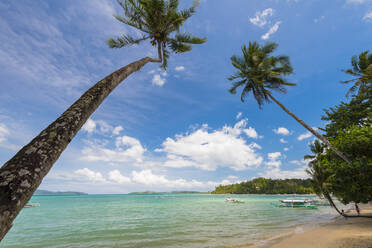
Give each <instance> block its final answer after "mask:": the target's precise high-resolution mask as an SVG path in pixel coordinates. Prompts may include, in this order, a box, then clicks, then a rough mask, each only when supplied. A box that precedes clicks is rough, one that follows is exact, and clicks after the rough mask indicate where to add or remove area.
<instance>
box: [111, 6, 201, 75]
mask: <svg viewBox="0 0 372 248" xmlns="http://www.w3.org/2000/svg"><path fill="white" fill-rule="evenodd" d="M118 3H119V4H120V6H121V7H122V8H123V10H124V16H118V15H114V17H115V18H116V19H117V20H118V21H120V22H122V23H124V24H126V25H129V26H131V27H133V28H135V29H137V30H139V31H140V32H142V33H143V35H142V37H140V38H134V37H132V36H130V35H128V34H124V35H122V36H121V37H118V38H110V39H108V40H107V44H108V45H109V47H111V48H121V47H125V46H129V45H134V44H139V43H140V42H142V41H145V40H149V41H150V42H151V45H152V46H156V47H157V49H158V56H159V58H158V59H154V60H153V61H152V62H162V65H161V68H163V69H166V68H167V64H168V63H167V62H168V58H169V56H170V51H172V52H174V53H184V52H188V51H190V50H191V49H192V47H191V45H192V44H202V43H204V42H206V40H207V39H206V38H200V37H197V36H193V35H191V34H188V33H182V32H181V31H180V28H181V27H182V26H183V24H184V23H185V22H186V20H187V19H188V18H190V17H191V16H192V15H193V14H194V13H195V8H196V7H197V5H198V3H199V1H195V2H194V5H193V6H192V7H191V8H189V9H185V10H181V11H179V10H178V0H124V1H123V0H118ZM174 33H175V34H174ZM173 34H174V35H173Z"/></svg>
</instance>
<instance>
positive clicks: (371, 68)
mask: <svg viewBox="0 0 372 248" xmlns="http://www.w3.org/2000/svg"><path fill="white" fill-rule="evenodd" d="M351 66H352V68H350V69H347V70H343V72H345V73H346V74H349V75H351V76H354V77H355V78H353V79H351V80H346V81H341V83H344V84H348V83H354V85H353V86H352V87H351V88H350V89H349V90H348V91H347V93H346V96H349V94H350V93H353V92H355V91H356V90H357V89H358V94H359V93H360V92H362V91H364V90H366V88H367V87H368V84H372V54H371V53H370V54H369V51H364V52H362V53H361V54H360V55H359V56H353V57H351Z"/></svg>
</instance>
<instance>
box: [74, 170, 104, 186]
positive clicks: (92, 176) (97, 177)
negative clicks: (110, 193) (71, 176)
mask: <svg viewBox="0 0 372 248" xmlns="http://www.w3.org/2000/svg"><path fill="white" fill-rule="evenodd" d="M75 174H76V175H80V176H83V177H85V178H87V179H88V180H89V181H92V182H99V183H106V182H107V181H106V179H105V178H104V177H103V176H102V174H101V173H100V172H95V171H92V170H89V169H88V168H84V169H79V170H76V171H75Z"/></svg>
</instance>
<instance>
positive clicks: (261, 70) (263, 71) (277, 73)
mask: <svg viewBox="0 0 372 248" xmlns="http://www.w3.org/2000/svg"><path fill="white" fill-rule="evenodd" d="M277 47H278V45H277V44H276V43H273V42H270V43H267V44H266V45H263V46H261V45H259V44H258V43H257V42H249V45H248V47H247V46H246V45H243V46H242V52H243V56H235V55H234V56H232V57H231V63H232V65H233V66H234V67H235V68H236V69H237V71H236V72H235V73H234V74H233V75H232V76H230V77H229V78H228V80H230V81H232V84H233V85H232V87H231V89H230V93H232V94H236V90H237V88H239V87H242V88H243V90H242V93H241V97H240V99H241V101H242V102H244V100H245V98H246V97H248V94H249V93H250V92H251V93H252V94H253V96H254V98H255V99H256V101H257V103H258V106H259V107H260V108H261V107H262V105H263V104H264V103H265V102H267V103H269V102H270V100H272V101H274V102H275V103H276V104H278V105H279V106H280V107H281V108H282V109H283V110H284V111H285V112H286V113H287V114H289V115H290V116H292V117H293V118H294V119H295V120H296V121H298V122H299V123H300V124H301V125H302V126H304V127H305V128H306V129H307V130H309V131H310V132H311V133H312V134H314V135H315V136H316V137H317V138H319V139H320V140H321V141H322V142H323V143H324V144H326V145H327V146H328V147H329V148H330V149H332V150H333V151H334V152H335V153H336V154H337V155H338V156H340V157H341V158H342V159H343V160H345V161H346V162H348V163H349V164H350V163H351V161H350V160H349V159H348V158H347V157H345V156H344V155H343V154H342V153H341V152H340V151H339V150H338V149H337V148H335V147H334V146H332V145H331V143H330V142H329V141H328V140H327V139H326V138H325V137H323V136H322V135H321V134H319V133H318V132H317V131H316V130H314V129H313V128H312V127H310V126H309V125H307V124H306V123H305V122H304V121H303V120H301V119H300V118H298V117H297V116H296V115H294V114H293V113H292V112H291V111H289V110H288V109H287V108H286V107H284V105H283V104H281V103H280V102H279V101H278V100H277V99H276V98H274V96H273V95H272V91H277V92H280V93H286V88H285V87H286V86H295V85H296V84H293V83H289V82H287V81H286V80H285V79H284V76H286V75H289V74H291V73H292V72H293V68H292V66H291V63H290V61H289V57H288V56H272V55H271V54H272V53H273V52H274V51H275V49H276V48H277Z"/></svg>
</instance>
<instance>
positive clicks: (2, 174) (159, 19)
mask: <svg viewBox="0 0 372 248" xmlns="http://www.w3.org/2000/svg"><path fill="white" fill-rule="evenodd" d="M118 3H119V4H120V6H121V7H122V8H123V10H124V16H122V17H121V16H115V18H116V19H117V20H119V21H120V22H122V23H124V24H126V25H129V26H131V27H134V28H136V29H137V30H139V31H141V32H143V33H144V35H143V37H141V38H138V39H137V38H133V37H131V36H129V35H123V36H122V37H119V38H116V39H109V40H108V41H107V43H108V44H109V46H110V47H112V48H120V47H125V46H128V45H131V44H138V43H140V42H142V41H145V40H150V41H151V44H152V45H153V46H156V47H157V50H158V56H159V57H158V58H150V57H145V58H142V59H140V60H138V61H135V62H133V63H131V64H129V65H127V66H124V67H122V68H120V69H119V70H117V71H115V72H113V73H112V74H110V75H108V76H107V77H105V78H104V79H102V80H101V81H99V82H98V83H96V84H95V85H94V86H93V87H92V88H90V89H89V90H88V91H86V92H85V93H84V94H83V95H82V96H81V97H80V98H79V99H78V100H77V101H76V102H75V103H74V104H72V105H71V106H70V107H69V108H68V109H67V110H66V111H65V112H64V113H63V114H62V115H61V116H60V117H59V118H58V119H57V120H55V121H54V122H53V123H52V124H50V125H49V126H48V127H47V128H46V129H44V130H43V131H42V132H41V133H40V134H39V135H38V136H36V137H35V138H34V139H33V140H32V141H31V142H30V143H29V144H27V145H26V146H24V147H23V148H22V149H21V150H20V151H19V152H18V153H17V154H16V155H15V156H14V157H13V158H11V159H10V160H9V161H8V162H6V163H5V164H4V165H3V166H2V167H1V169H0V241H1V240H2V239H3V238H4V236H5V234H6V233H7V232H8V231H9V229H10V228H11V226H12V223H13V220H14V219H15V218H16V216H17V215H18V213H19V212H20V210H21V209H22V208H23V207H24V206H25V204H26V203H27V201H28V200H29V199H30V198H31V196H32V194H33V193H34V191H35V190H36V189H37V187H38V186H39V185H40V184H41V182H42V179H43V178H44V177H45V176H46V175H47V173H48V172H49V170H50V169H51V168H52V166H53V164H54V163H55V162H56V160H57V159H58V158H59V156H60V155H61V153H62V152H63V151H64V149H65V148H66V147H67V145H68V144H69V143H70V141H71V140H72V139H73V138H74V136H75V135H76V133H77V132H78V131H79V130H80V128H81V127H82V126H83V125H84V123H85V122H86V121H87V120H88V118H89V117H90V115H91V114H92V113H93V112H94V111H95V110H96V109H97V108H98V106H99V105H100V104H101V103H102V101H103V100H104V99H105V98H106V97H107V96H108V95H109V94H110V93H111V92H112V91H113V90H114V89H115V87H117V86H118V85H119V84H120V83H121V82H122V81H123V80H124V79H125V78H127V77H128V76H129V75H130V74H131V73H133V72H136V71H138V70H139V69H140V68H141V67H143V66H144V65H145V64H147V63H148V62H158V63H162V67H163V68H164V69H165V68H166V66H167V59H168V57H169V55H170V51H169V50H171V51H172V52H175V53H183V52H187V51H190V50H191V45H192V44H201V43H204V42H205V41H206V39H202V38H199V37H196V36H192V35H190V34H186V33H181V32H180V27H181V26H182V25H183V24H184V23H185V21H186V20H187V19H188V18H190V17H191V16H192V15H193V14H194V13H195V8H196V6H197V3H198V2H197V1H196V2H195V4H194V6H192V7H191V8H189V9H185V10H181V11H179V10H178V1H177V0H123V1H118ZM173 34H174V35H173Z"/></svg>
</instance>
